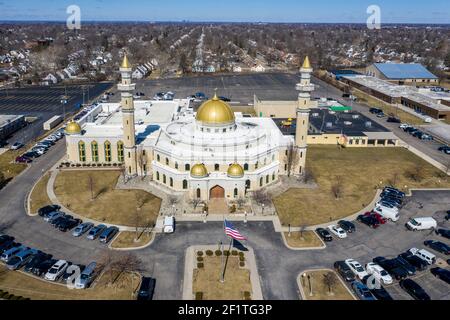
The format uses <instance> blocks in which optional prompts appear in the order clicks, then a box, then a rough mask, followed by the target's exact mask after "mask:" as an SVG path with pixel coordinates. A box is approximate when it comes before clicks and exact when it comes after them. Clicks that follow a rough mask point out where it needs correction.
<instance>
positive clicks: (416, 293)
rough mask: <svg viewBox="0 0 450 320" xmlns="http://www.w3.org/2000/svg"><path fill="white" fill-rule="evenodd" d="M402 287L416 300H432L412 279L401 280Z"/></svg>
mask: <svg viewBox="0 0 450 320" xmlns="http://www.w3.org/2000/svg"><path fill="white" fill-rule="evenodd" d="M400 287H401V288H402V289H403V290H405V291H406V292H407V293H408V294H409V295H410V296H411V297H413V298H414V299H415V300H431V299H430V296H429V295H428V294H427V293H426V292H425V290H423V288H422V287H421V286H419V285H418V284H417V283H416V282H415V281H413V280H411V279H405V280H401V281H400Z"/></svg>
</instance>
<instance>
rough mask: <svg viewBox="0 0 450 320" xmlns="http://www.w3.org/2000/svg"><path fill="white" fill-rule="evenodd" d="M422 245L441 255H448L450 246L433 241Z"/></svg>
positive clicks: (427, 241)
mask: <svg viewBox="0 0 450 320" xmlns="http://www.w3.org/2000/svg"><path fill="white" fill-rule="evenodd" d="M423 244H424V245H426V246H427V247H430V248H431V249H433V250H434V251H437V252H440V253H443V254H445V255H449V254H450V246H449V245H448V244H446V243H443V242H441V241H435V240H426V241H424V242H423Z"/></svg>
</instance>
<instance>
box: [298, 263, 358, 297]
mask: <svg viewBox="0 0 450 320" xmlns="http://www.w3.org/2000/svg"><path fill="white" fill-rule="evenodd" d="M297 283H298V285H299V289H300V293H301V295H302V298H303V299H304V300H355V298H354V296H353V295H352V294H351V292H350V291H349V289H348V288H347V287H346V286H345V285H344V283H343V282H342V280H341V279H340V278H339V276H338V275H337V274H336V273H335V272H334V271H332V270H310V271H306V272H303V273H301V274H300V275H299V276H298V278H297Z"/></svg>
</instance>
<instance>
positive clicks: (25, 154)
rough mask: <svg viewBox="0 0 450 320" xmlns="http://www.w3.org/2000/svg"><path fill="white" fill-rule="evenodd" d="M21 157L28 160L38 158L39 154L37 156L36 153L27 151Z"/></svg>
mask: <svg viewBox="0 0 450 320" xmlns="http://www.w3.org/2000/svg"><path fill="white" fill-rule="evenodd" d="M22 157H24V158H29V159H34V158H39V157H40V154H38V153H36V152H33V151H28V152H25V153H24V154H23V155H22Z"/></svg>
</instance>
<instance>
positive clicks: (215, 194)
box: [209, 186, 225, 199]
mask: <svg viewBox="0 0 450 320" xmlns="http://www.w3.org/2000/svg"><path fill="white" fill-rule="evenodd" d="M209 198H210V199H223V198H225V189H224V188H222V187H221V186H215V187H213V188H211V190H210V191H209Z"/></svg>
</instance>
